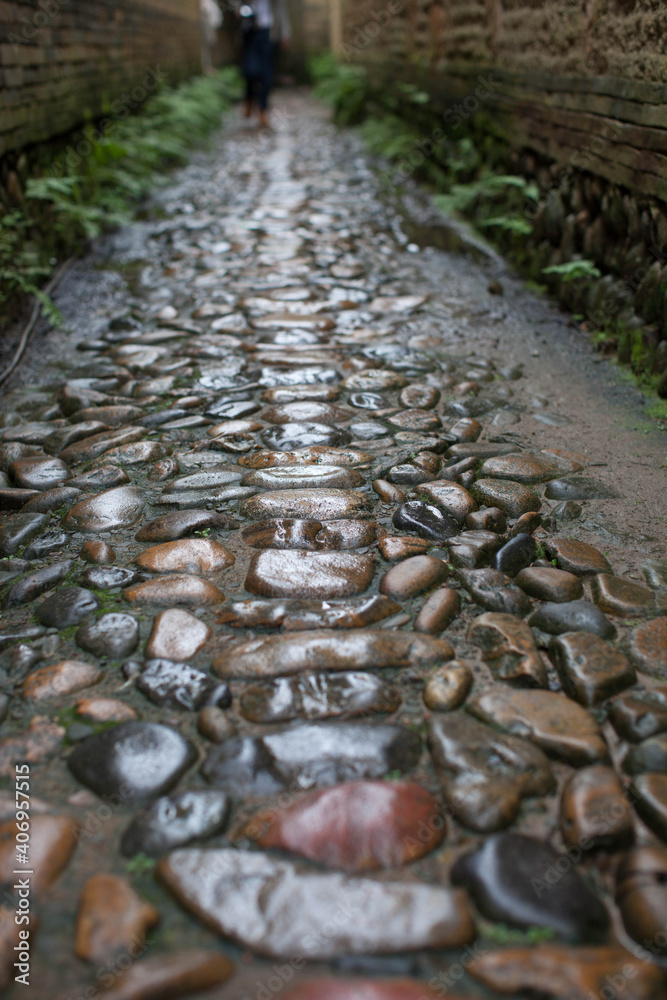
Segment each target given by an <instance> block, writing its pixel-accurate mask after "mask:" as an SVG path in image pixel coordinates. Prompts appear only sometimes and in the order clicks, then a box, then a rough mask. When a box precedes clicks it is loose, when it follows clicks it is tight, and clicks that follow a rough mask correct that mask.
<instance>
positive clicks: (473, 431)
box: [447, 417, 484, 442]
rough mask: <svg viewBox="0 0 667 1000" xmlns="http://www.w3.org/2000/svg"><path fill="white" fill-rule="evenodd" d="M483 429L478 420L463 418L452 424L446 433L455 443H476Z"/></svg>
mask: <svg viewBox="0 0 667 1000" xmlns="http://www.w3.org/2000/svg"><path fill="white" fill-rule="evenodd" d="M483 429H484V428H483V427H482V425H481V424H480V422H479V420H475V419H474V417H463V418H462V419H461V420H457V421H456V423H455V424H452V426H451V427H450V428H449V431H448V432H447V433H448V436H449V437H450V438H454V440H455V441H461V442H465V441H476V440H477V438H478V437H479V436H480V434H481V433H482V431H483Z"/></svg>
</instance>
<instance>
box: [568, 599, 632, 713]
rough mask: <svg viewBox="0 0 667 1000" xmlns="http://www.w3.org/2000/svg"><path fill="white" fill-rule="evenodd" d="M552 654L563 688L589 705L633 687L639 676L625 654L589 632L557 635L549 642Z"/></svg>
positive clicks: (596, 703)
mask: <svg viewBox="0 0 667 1000" xmlns="http://www.w3.org/2000/svg"><path fill="white" fill-rule="evenodd" d="M556 607H563V605H556ZM549 656H550V658H551V659H552V660H553V663H554V666H555V667H556V670H557V671H558V676H559V677H560V681H561V684H562V685H563V689H564V690H565V691H566V692H567V693H568V694H569V695H570V696H571V697H572V698H576V700H577V701H579V702H581V704H582V705H587V706H589V707H590V706H591V705H599V704H600V703H601V702H603V701H605V699H607V698H610V697H611V696H612V695H614V694H618V693H619V691H623V690H625V688H628V687H632V685H633V684H635V683H636V680H637V677H636V674H635V670H634V667H633V666H632V664H631V663H630V661H629V660H628V658H627V657H626V656H625V654H624V653H622V652H621V651H620V649H616V648H615V647H614V646H612V645H611V644H610V643H608V642H606V641H605V640H604V639H601V638H600V637H599V636H597V635H592V634H591V633H589V632H566V633H565V634H564V635H560V636H556V637H554V638H553V639H552V640H551V642H550V643H549Z"/></svg>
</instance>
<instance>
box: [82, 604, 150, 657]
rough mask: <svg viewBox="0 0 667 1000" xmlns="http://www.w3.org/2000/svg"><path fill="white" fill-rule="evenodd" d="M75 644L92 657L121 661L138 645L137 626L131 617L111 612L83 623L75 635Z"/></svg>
mask: <svg viewBox="0 0 667 1000" xmlns="http://www.w3.org/2000/svg"><path fill="white" fill-rule="evenodd" d="M75 638H76V644H77V646H79V647H80V648H81V649H85V650H86V652H87V653H92V654H93V656H99V657H100V658H105V659H109V660H122V659H123V658H124V657H126V656H129V655H130V653H132V652H133V651H134V650H135V649H136V648H137V645H138V643H139V624H138V622H137V621H136V620H135V619H134V618H133V617H132V615H126V614H120V613H116V612H111V613H110V614H107V615H102V617H101V618H98V619H97V620H96V621H93V622H85V623H84V624H83V625H82V626H81V627H80V628H79V629H78V630H77V633H76V636H75Z"/></svg>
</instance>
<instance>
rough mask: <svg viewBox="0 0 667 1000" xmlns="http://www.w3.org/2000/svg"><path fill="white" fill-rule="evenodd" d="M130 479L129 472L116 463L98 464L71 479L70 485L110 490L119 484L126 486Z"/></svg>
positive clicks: (79, 487)
mask: <svg viewBox="0 0 667 1000" xmlns="http://www.w3.org/2000/svg"><path fill="white" fill-rule="evenodd" d="M129 481H130V477H129V476H128V474H127V473H126V472H123V470H122V469H118V468H117V467H116V466H115V465H98V466H96V468H94V469H90V470H89V471H88V472H82V473H81V474H80V475H78V476H76V477H75V478H74V479H72V480H70V486H76V487H77V488H78V489H82V490H99V489H106V490H109V489H113V488H114V487H117V486H124V485H125V484H126V483H129Z"/></svg>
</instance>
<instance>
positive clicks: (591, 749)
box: [466, 687, 609, 767]
mask: <svg viewBox="0 0 667 1000" xmlns="http://www.w3.org/2000/svg"><path fill="white" fill-rule="evenodd" d="M466 709H467V711H468V712H471V713H472V714H473V715H474V716H476V717H477V718H478V719H481V720H482V722H486V723H487V724H489V725H491V726H495V727H497V728H498V729H501V730H502V731H503V732H506V733H513V734H515V735H517V736H523V737H526V738H527V739H529V740H531V741H532V742H533V743H535V744H536V745H537V746H538V747H541V748H542V750H544V751H545V753H547V754H549V755H550V756H551V757H555V758H556V759H557V760H562V761H563V762H564V763H566V764H571V765H572V767H582V766H583V765H585V764H596V763H598V762H599V761H601V762H603V763H605V762H606V761H607V760H608V758H609V751H608V749H607V744H606V743H605V740H604V737H603V735H602V731H601V730H600V727H599V725H598V723H597V722H596V721H595V719H594V718H593V716H592V715H589V713H588V712H587V711H586V710H585V709H584V708H582V707H581V706H580V705H577V704H576V702H573V701H570V699H569V698H566V697H565V695H562V694H559V693H557V692H556V691H521V690H518V689H517V688H510V687H502V688H501V687H497V688H494V689H493V690H492V691H488V692H484V693H482V694H478V695H473V697H472V698H469V699H468V701H467V702H466Z"/></svg>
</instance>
